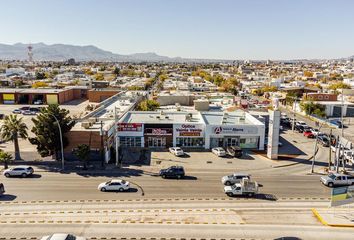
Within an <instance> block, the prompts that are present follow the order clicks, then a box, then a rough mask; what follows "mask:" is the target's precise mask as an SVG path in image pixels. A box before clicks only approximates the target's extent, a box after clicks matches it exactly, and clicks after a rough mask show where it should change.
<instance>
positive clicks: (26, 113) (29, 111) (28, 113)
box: [22, 110, 37, 115]
mask: <svg viewBox="0 0 354 240" xmlns="http://www.w3.org/2000/svg"><path fill="white" fill-rule="evenodd" d="M22 114H23V115H36V114H37V112H34V111H31V110H24V111H22Z"/></svg>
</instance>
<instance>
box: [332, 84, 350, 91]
mask: <svg viewBox="0 0 354 240" xmlns="http://www.w3.org/2000/svg"><path fill="white" fill-rule="evenodd" d="M328 88H329V89H331V90H338V89H350V86H349V85H348V84H345V83H344V82H338V83H333V84H331V85H330V86H329V87H328Z"/></svg>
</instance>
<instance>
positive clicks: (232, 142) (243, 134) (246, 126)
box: [202, 111, 265, 150]
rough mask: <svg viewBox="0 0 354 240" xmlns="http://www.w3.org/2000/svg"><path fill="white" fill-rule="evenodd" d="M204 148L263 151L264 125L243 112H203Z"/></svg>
mask: <svg viewBox="0 0 354 240" xmlns="http://www.w3.org/2000/svg"><path fill="white" fill-rule="evenodd" d="M202 116H203V119H204V122H205V148H206V149H209V148H214V147H227V146H239V147H241V148H247V149H259V150H263V149H264V136H265V126H264V123H262V122H260V121H259V120H258V119H256V118H255V117H253V116H252V115H250V114H248V113H246V112H243V111H238V112H232V113H227V112H223V113H222V112H205V113H203V114H202Z"/></svg>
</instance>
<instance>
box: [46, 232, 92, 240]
mask: <svg viewBox="0 0 354 240" xmlns="http://www.w3.org/2000/svg"><path fill="white" fill-rule="evenodd" d="M41 240H86V238H85V237H79V236H74V235H71V234H68V233H54V234H52V235H49V236H44V237H42V238H41Z"/></svg>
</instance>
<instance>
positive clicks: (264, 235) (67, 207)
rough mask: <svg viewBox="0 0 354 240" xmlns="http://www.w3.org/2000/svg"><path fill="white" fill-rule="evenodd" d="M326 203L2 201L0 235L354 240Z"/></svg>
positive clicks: (36, 237)
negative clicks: (330, 218)
mask: <svg viewBox="0 0 354 240" xmlns="http://www.w3.org/2000/svg"><path fill="white" fill-rule="evenodd" d="M325 206H327V203H326V202H315V201H307V202H306V201H305V202H297V201H293V202H291V201H288V202H286V201H277V202H274V201H269V202H264V203H262V204H260V203H259V202H239V201H236V202H235V201H231V202H229V201H227V200H205V201H204V200H196V201H191V200H183V199H178V200H177V199H176V200H168V199H166V201H159V202H156V201H152V200H150V201H128V200H125V201H103V200H102V201H99V202H89V201H84V202H72V201H70V202H62V203H56V202H43V203H39V202H38V203H31V202H30V203H27V204H6V203H1V204H0V217H1V221H0V236H1V237H7V238H9V239H16V238H17V239H23V238H25V239H29V238H34V239H40V237H42V236H44V235H48V234H51V233H53V232H70V233H74V234H76V235H80V236H85V237H87V238H96V239H99V238H105V239H110V238H112V237H115V238H128V239H132V238H157V239H158V238H177V239H180V238H186V239H191V238H196V239H201V238H205V239H212V238H214V239H276V238H281V237H297V238H295V239H299V238H300V239H350V238H351V236H352V235H353V234H354V230H353V229H352V228H341V229H339V228H332V227H325V226H323V225H322V224H321V223H319V221H318V220H317V219H316V218H315V217H314V216H313V214H312V212H311V208H312V207H316V208H323V207H325Z"/></svg>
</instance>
